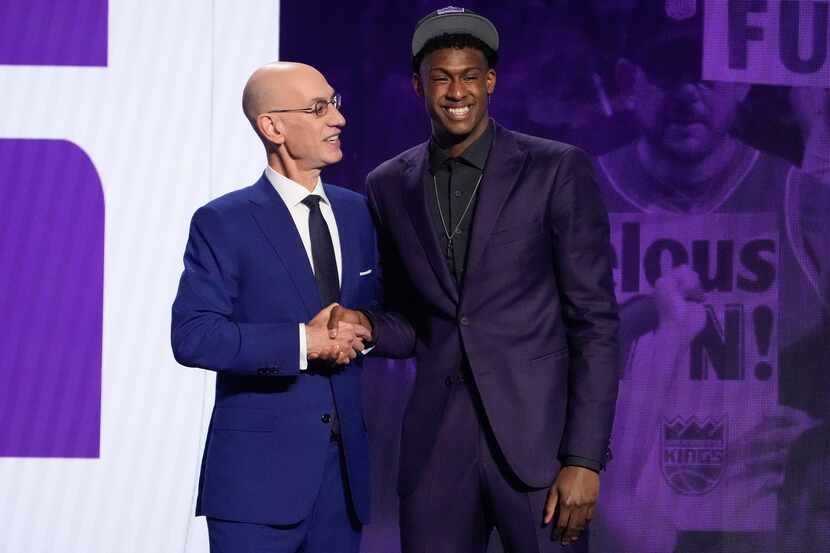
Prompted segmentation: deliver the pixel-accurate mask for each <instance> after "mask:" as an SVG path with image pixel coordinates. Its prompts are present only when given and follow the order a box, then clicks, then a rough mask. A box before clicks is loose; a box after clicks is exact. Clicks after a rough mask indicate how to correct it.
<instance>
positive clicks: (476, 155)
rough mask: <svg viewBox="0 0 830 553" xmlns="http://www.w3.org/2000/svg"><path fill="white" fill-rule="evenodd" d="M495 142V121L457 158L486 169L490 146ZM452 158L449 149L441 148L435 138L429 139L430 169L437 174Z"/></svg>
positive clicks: (480, 169)
mask: <svg viewBox="0 0 830 553" xmlns="http://www.w3.org/2000/svg"><path fill="white" fill-rule="evenodd" d="M492 143H493V123H492V121H491V122H489V123H488V124H487V129H485V131H484V132H483V133H482V134H481V136H479V137H478V139H477V140H476V141H475V142H473V143H472V144H470V145H469V146H468V147H467V149H466V150H464V151H463V152H462V153H461V155H460V156H458V157H457V158H455V159H457V160H459V161H462V162H464V163H466V164H467V165H471V166H473V167H475V168H476V169H478V170H479V171H484V166H485V165H486V163H487V157H488V156H489V155H490V146H491V145H492ZM449 159H452V156H450V151H449V150H448V149H444V148H441V147H440V146H439V145H438V144H437V143H436V142H435V140H432V139H431V140H430V141H429V165H430V170H431V171H432V173H433V174H435V173H436V172H437V171H438V169H440V168H441V166H442V165H443V164H444V163H446V162H447V160H449Z"/></svg>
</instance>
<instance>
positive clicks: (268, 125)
mask: <svg viewBox="0 0 830 553" xmlns="http://www.w3.org/2000/svg"><path fill="white" fill-rule="evenodd" d="M256 127H257V130H258V131H259V134H260V136H262V137H263V138H264V139H265V140H267V141H268V142H272V143H274V144H278V145H279V144H282V143H284V142H285V125H284V124H283V122H282V119H281V118H280V117H279V116H277V115H274V114H273V113H262V114H260V115H258V116H257V118H256Z"/></svg>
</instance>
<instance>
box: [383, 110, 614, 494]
mask: <svg viewBox="0 0 830 553" xmlns="http://www.w3.org/2000/svg"><path fill="white" fill-rule="evenodd" d="M427 146H428V145H427V143H423V144H420V145H419V146H416V147H414V148H412V149H410V150H407V151H405V152H403V153H402V154H400V155H398V156H397V157H395V158H393V159H391V160H389V161H386V162H384V163H383V164H382V165H380V166H379V167H378V168H376V169H375V170H374V171H372V172H371V173H370V174H369V176H368V177H367V189H368V195H369V203H370V207H371V209H372V211H373V215H374V217H375V219H376V223H377V226H378V233H379V248H380V256H381V259H380V263H381V273H382V275H381V277H382V286H383V290H384V306H385V307H384V311H382V312H376V313H373V318H374V322H375V332H376V337H377V346H376V349H375V352H374V353H375V354H377V355H381V356H386V357H398V358H401V357H411V356H413V355H414V356H415V357H416V360H417V374H416V378H415V384H414V390H413V394H412V397H411V399H410V401H409V405H408V406H407V410H406V415H405V417H404V422H403V434H402V442H401V473H400V480H399V491H400V493H401V494H407V493H409V492H411V491H412V490H413V489H414V488H415V486H416V485H417V483H418V480H419V477H420V474H421V469H422V467H423V466H424V465H425V464H426V462H427V460H428V456H429V454H430V452H431V450H432V446H433V444H434V443H435V437H436V433H437V431H438V428H439V426H440V423H441V419H442V416H443V411H444V406H445V404H446V401H447V398H448V396H449V391H450V390H449V388H448V386H447V385H446V384H445V380H446V378H447V377H448V376H450V375H452V374H456V372H457V370H458V367H459V366H460V364H461V362H462V359H463V358H464V356H466V358H467V360H468V362H469V365H470V367H471V369H472V373H473V377H474V379H475V383H476V386H477V387H478V390H479V392H480V394H481V399H482V402H483V405H484V410H485V412H486V416H487V418H488V420H489V422H490V425H491V426H492V428H493V431H494V433H495V436H496V440H497V442H498V445H499V447H500V448H501V451H502V453H503V454H504V456H505V458H506V459H507V462H508V463H509V465H510V467H511V468H512V469H513V471H514V472H515V473H516V475H517V476H518V477H519V478H520V479H521V480H522V481H523V482H524V483H525V484H527V485H528V486H533V487H546V486H549V485H551V484H552V482H553V480H554V478H555V476H556V473H557V468H558V462H557V459H562V458H564V457H566V456H571V455H575V456H580V457H584V458H587V459H593V460H596V461H598V462H604V461H606V460H607V459H608V456H609V454H608V452H609V450H608V445H609V439H610V435H611V424H612V421H613V417H614V407H615V403H616V398H617V376H618V371H617V362H618V358H617V354H618V353H617V348H618V346H617V326H618V318H617V305H616V301H615V299H614V287H613V281H612V276H611V265H612V251H611V246H610V242H609V225H608V216H607V213H606V210H605V207H604V205H603V203H602V200H601V198H600V194H599V190H598V187H597V184H596V181H595V177H594V173H593V168H592V164H591V161H590V158H589V157H588V156H587V154H585V153H584V152H583V151H581V150H579V149H577V148H575V147H572V146H569V145H567V144H563V143H560V142H554V141H551V140H544V139H541V138H536V137H532V136H528V135H523V134H519V133H515V132H512V131H509V130H507V129H505V128H503V127H501V126H499V125H498V124H496V125H495V136H494V142H493V147H492V150H491V152H490V155H489V158H488V161H487V166H486V168H485V173H484V178H483V180H482V182H481V188H480V191H479V194H480V195H479V198H478V204H477V206H476V210H475V215H474V219H473V224H472V230H471V234H472V236H471V237H470V238H471V239H470V244H469V249H468V253H467V269H466V272H465V277H464V282H463V283H462V285H461V286H460V287H459V286H457V285H456V283H455V281H454V279H453V277H452V275H451V273H450V271H449V268H448V267H447V264H446V262H445V261H444V258H443V255H442V252H441V250H440V248H439V243H438V239H437V236H436V233H435V231H434V230H433V226H432V224H431V223H430V217H429V213H428V211H427V209H428V208H427V204H426V200H425V194H424V189H423V178H424V175H425V173H426V172H427V171H428V155H429V154H428V147H427Z"/></svg>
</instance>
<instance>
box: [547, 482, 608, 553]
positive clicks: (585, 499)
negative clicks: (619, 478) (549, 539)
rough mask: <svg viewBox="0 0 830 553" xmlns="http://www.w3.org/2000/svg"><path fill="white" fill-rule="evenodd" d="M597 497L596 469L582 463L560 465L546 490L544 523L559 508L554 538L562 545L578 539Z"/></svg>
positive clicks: (551, 518) (548, 520) (592, 511)
mask: <svg viewBox="0 0 830 553" xmlns="http://www.w3.org/2000/svg"><path fill="white" fill-rule="evenodd" d="M598 497H599V475H598V474H597V473H596V472H594V471H592V470H590V469H586V468H583V467H576V466H568V467H562V470H560V471H559V475H558V476H557V477H556V481H555V482H554V483H553V486H551V488H550V492H548V502H547V504H546V505H545V524H550V522H551V521H552V520H553V516H554V513H556V510H557V507H558V508H559V518H558V519H557V520H556V527H555V528H554V530H553V536H554V538H555V539H557V540H559V541H561V543H562V545H567V544H569V543H574V542H575V541H576V540H578V539H579V536H580V535H581V534H582V531H583V530H584V529H585V525H586V524H588V522H590V521H591V518H592V517H593V516H594V506H595V505H596V503H597V498H598Z"/></svg>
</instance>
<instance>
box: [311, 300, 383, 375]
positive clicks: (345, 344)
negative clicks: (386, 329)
mask: <svg viewBox="0 0 830 553" xmlns="http://www.w3.org/2000/svg"><path fill="white" fill-rule="evenodd" d="M339 307H340V306H339V305H338V304H336V303H333V304H331V305H329V306H327V307H325V308H324V309H323V310H322V311H320V312H319V313H317V315H316V316H315V317H314V318H313V319H311V321H309V322H308V323H306V325H305V332H306V352H307V355H308V358H309V359H324V360H329V361H335V362H336V363H337V364H339V365H345V364H346V363H349V362H350V361H352V360H353V359H354V358H355V357H357V354H358V353H360V352H361V351H363V349H364V345H363V343H364V342H365V341H369V339H370V337H371V331H369V330H368V329H367V328H366V327H365V326H362V325H360V324H352V323H350V322H348V321H346V322H340V323H339V324H337V326H336V333H335V336H334V337H332V336H331V335H330V331H329V328H330V327H329V325H330V319H331V315H332V311H333V310H334V309H337V308H339ZM341 309H342V308H341Z"/></svg>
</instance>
